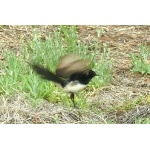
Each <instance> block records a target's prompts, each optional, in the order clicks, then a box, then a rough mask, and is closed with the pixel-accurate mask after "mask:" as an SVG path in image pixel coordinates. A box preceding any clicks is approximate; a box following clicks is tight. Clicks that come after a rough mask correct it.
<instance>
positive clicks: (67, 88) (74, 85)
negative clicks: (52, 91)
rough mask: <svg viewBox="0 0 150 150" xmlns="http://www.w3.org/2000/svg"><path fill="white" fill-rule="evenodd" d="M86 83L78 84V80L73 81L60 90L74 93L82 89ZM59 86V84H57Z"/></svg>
mask: <svg viewBox="0 0 150 150" xmlns="http://www.w3.org/2000/svg"><path fill="white" fill-rule="evenodd" d="M86 86H87V85H84V84H80V83H79V82H78V81H73V82H70V83H69V84H67V85H66V86H65V87H64V88H63V89H62V88H61V89H62V90H63V91H64V92H68V93H76V92H78V91H81V90H83V89H84V88H85V87H86ZM59 87H60V86H59Z"/></svg>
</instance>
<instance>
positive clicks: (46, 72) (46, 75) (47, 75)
mask: <svg viewBox="0 0 150 150" xmlns="http://www.w3.org/2000/svg"><path fill="white" fill-rule="evenodd" d="M32 68H33V69H34V71H35V72H36V73H38V74H40V75H41V77H42V78H43V79H46V80H49V81H52V82H55V83H58V84H61V86H64V81H63V80H62V79H60V78H59V77H57V76H56V75H55V74H54V73H52V72H51V71H49V70H48V69H46V68H43V67H42V66H39V65H37V64H33V65H32Z"/></svg>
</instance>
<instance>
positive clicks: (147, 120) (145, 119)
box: [135, 117, 150, 124]
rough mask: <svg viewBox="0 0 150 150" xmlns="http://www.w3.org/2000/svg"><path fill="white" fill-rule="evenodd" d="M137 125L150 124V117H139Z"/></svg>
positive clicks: (136, 121)
mask: <svg viewBox="0 0 150 150" xmlns="http://www.w3.org/2000/svg"><path fill="white" fill-rule="evenodd" d="M135 124H150V118H148V117H138V118H136V120H135Z"/></svg>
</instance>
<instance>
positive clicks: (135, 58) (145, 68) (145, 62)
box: [130, 44, 150, 74]
mask: <svg viewBox="0 0 150 150" xmlns="http://www.w3.org/2000/svg"><path fill="white" fill-rule="evenodd" d="M130 57H131V63H132V66H133V68H132V71H133V72H139V73H141V74H150V61H149V58H150V48H149V47H148V46H147V45H146V44H142V45H141V46H140V53H139V54H137V55H136V54H133V53H131V54H130Z"/></svg>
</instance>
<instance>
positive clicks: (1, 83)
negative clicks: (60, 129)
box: [0, 26, 112, 120]
mask: <svg viewBox="0 0 150 150" xmlns="http://www.w3.org/2000/svg"><path fill="white" fill-rule="evenodd" d="M95 46H96V48H97V49H98V43H95ZM107 50H108V49H107V46H106V45H104V46H103V55H102V56H101V59H99V60H97V59H96V58H97V56H98V55H99V51H98V50H97V51H90V52H89V51H88V46H87V45H85V44H82V43H79V42H78V35H77V31H76V26H61V27H60V30H59V31H57V32H55V33H54V35H50V36H49V37H46V38H45V40H44V41H43V40H42V39H41V37H40V35H39V34H38V33H36V32H35V33H34V38H33V40H32V41H30V42H29V43H24V42H23V43H22V57H21V58H20V57H17V56H16V55H15V54H14V53H13V52H11V51H8V50H5V52H4V57H5V59H6V62H7V63H5V62H2V63H1V67H2V69H3V70H4V75H2V76H0V93H1V94H3V95H5V96H9V95H11V94H14V93H19V92H21V93H24V95H25V96H26V97H27V98H28V99H29V100H30V101H31V104H32V105H33V106H36V105H37V104H39V103H40V102H41V101H42V100H47V101H49V102H52V103H61V104H62V105H65V106H67V107H70V106H71V107H72V103H71V102H70V99H69V95H68V94H65V93H62V92H61V91H60V90H59V89H58V88H56V87H55V85H54V84H53V83H51V82H48V81H45V80H42V79H41V78H40V77H39V76H38V75H36V74H35V73H34V72H33V70H32V69H31V68H30V65H29V64H30V63H33V62H37V63H40V64H41V65H43V66H44V67H46V68H49V69H50V70H52V71H54V70H55V69H56V66H57V62H58V59H59V58H60V57H61V56H63V55H65V54H68V53H78V54H79V55H80V56H82V57H83V58H86V59H88V58H90V60H92V61H93V62H94V64H95V65H94V68H93V69H94V70H95V71H96V72H97V74H99V75H100V78H98V77H95V78H94V79H93V81H92V82H91V83H90V85H89V91H88V92H90V90H92V91H93V90H95V89H98V88H101V87H102V86H105V85H107V84H108V83H109V82H110V80H111V75H112V73H111V69H112V61H111V60H110V59H109V52H108V51H107ZM86 98H87V94H86V91H82V92H80V93H79V94H78V96H76V99H75V101H76V103H77V106H78V107H79V108H88V106H87V103H86ZM56 120H57V119H56Z"/></svg>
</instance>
